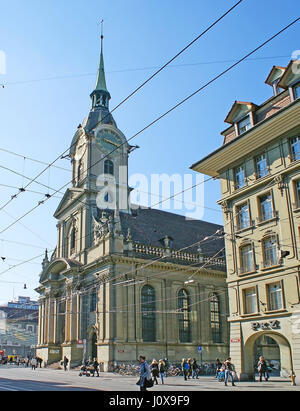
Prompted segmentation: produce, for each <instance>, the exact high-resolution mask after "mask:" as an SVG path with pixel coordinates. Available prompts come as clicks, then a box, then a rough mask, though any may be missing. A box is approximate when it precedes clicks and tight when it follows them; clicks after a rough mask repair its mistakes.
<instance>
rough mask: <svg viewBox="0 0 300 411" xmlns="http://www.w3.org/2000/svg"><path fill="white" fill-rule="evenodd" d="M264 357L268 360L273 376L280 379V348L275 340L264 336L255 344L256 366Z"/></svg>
mask: <svg viewBox="0 0 300 411" xmlns="http://www.w3.org/2000/svg"><path fill="white" fill-rule="evenodd" d="M260 356H262V357H264V359H265V360H266V362H267V364H268V366H269V368H270V370H272V371H271V372H270V373H271V376H274V377H279V376H280V373H281V363H280V347H279V345H278V344H277V342H276V341H275V340H274V338H272V337H269V336H266V335H262V336H261V337H259V338H258V339H257V340H256V341H255V343H254V359H255V364H257V363H258V361H259V357H260Z"/></svg>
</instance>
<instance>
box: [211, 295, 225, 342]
mask: <svg viewBox="0 0 300 411" xmlns="http://www.w3.org/2000/svg"><path fill="white" fill-rule="evenodd" d="M210 326H211V332H212V341H213V343H215V344H217V343H221V342H222V341H221V340H222V337H221V320H220V301H219V297H218V296H217V294H212V295H211V297H210Z"/></svg>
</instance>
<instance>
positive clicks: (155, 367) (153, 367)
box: [150, 359, 159, 385]
mask: <svg viewBox="0 0 300 411" xmlns="http://www.w3.org/2000/svg"><path fill="white" fill-rule="evenodd" d="M150 370H151V374H152V376H153V379H154V382H155V384H156V385H158V381H157V377H158V376H159V369H158V362H157V361H156V360H155V359H153V361H152V363H151V365H150Z"/></svg>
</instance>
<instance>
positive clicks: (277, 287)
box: [268, 283, 283, 311]
mask: <svg viewBox="0 0 300 411" xmlns="http://www.w3.org/2000/svg"><path fill="white" fill-rule="evenodd" d="M268 297H269V299H268V301H269V310H270V311H275V310H281V309H282V308H283V304H282V288H281V283H274V284H269V285H268Z"/></svg>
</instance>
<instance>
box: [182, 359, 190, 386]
mask: <svg viewBox="0 0 300 411" xmlns="http://www.w3.org/2000/svg"><path fill="white" fill-rule="evenodd" d="M181 371H182V372H183V377H184V381H187V376H188V371H189V365H188V363H187V361H186V359H185V358H183V359H182V361H181Z"/></svg>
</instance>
